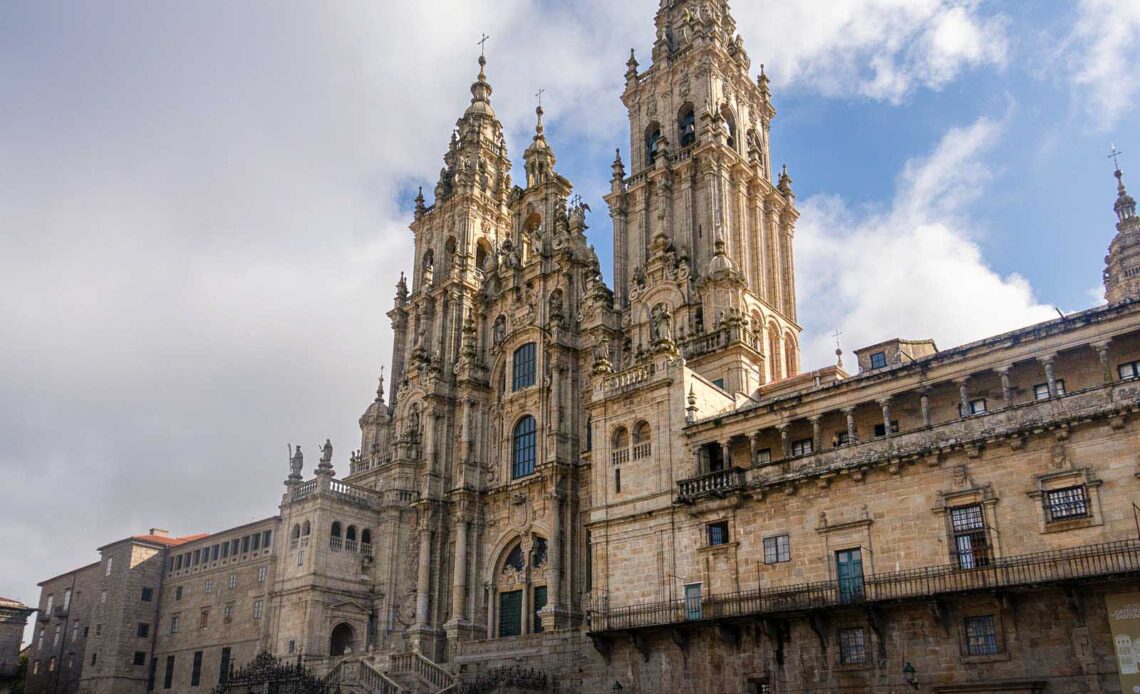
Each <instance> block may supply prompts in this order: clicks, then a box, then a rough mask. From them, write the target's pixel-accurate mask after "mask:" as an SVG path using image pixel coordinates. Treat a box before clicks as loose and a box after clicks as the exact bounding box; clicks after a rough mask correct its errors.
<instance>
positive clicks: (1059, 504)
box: [1045, 486, 1089, 522]
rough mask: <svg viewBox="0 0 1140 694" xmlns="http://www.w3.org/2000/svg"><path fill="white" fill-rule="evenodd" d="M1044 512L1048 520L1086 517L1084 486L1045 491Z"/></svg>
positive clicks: (1086, 496)
mask: <svg viewBox="0 0 1140 694" xmlns="http://www.w3.org/2000/svg"><path fill="white" fill-rule="evenodd" d="M1045 512H1046V514H1047V515H1048V518H1049V522H1053V521H1062V520H1069V519H1070V518H1087V517H1088V516H1089V500H1088V495H1087V494H1086V493H1085V488H1084V486H1076V487H1065V488H1064V489H1053V490H1051V491H1048V492H1046V493H1045Z"/></svg>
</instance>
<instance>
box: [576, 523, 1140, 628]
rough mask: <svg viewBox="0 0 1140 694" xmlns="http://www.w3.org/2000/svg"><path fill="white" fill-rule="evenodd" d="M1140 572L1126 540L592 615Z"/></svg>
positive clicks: (758, 610) (724, 615)
mask: <svg viewBox="0 0 1140 694" xmlns="http://www.w3.org/2000/svg"><path fill="white" fill-rule="evenodd" d="M1137 572H1140V540H1122V541H1118V542H1107V543H1103V544H1096V545H1084V546H1080V547H1074V548H1070V549H1061V550H1052V551H1048V552H1037V553H1034V554H1022V555H1017V556H1010V557H1002V558H999V559H992V560H991V561H990V563H989V564H988V565H986V566H981V567H977V568H971V569H963V568H959V567H958V566H957V565H954V564H944V565H941V566H930V567H924V568H920V569H910V570H907V571H892V572H888V573H879V574H871V575H868V576H864V577H863V578H862V580H861V581H860V580H859V579H858V578H855V579H850V578H848V579H844V580H843V582H842V583H841V582H840V581H818V582H815V583H800V584H796V585H790V586H784V587H776V588H760V589H756V590H748V591H742V592H738V593H725V594H723V595H709V596H704V597H703V598H701V599H700V600H699V602H698V601H695V600H693V599H692V598H689V599H685V598H679V599H676V600H667V601H662V602H654V603H647V604H642V605H627V606H623V607H617V608H611V609H607V610H599V611H594V612H592V613H591V614H590V630H591V631H592V632H595V633H597V632H605V631H624V630H629V629H641V628H647V627H655V626H664V625H670V624H679V623H683V622H702V621H710V620H721V619H732V618H741V617H763V616H776V615H779V614H783V613H796V612H807V611H812V610H821V609H828V608H833V607H841V606H845V605H860V604H871V603H885V602H894V601H905V600H913V599H916V598H924V597H929V596H934V595H950V594H955V593H969V592H974V591H984V590H992V589H995V588H1009V587H1015V586H1031V585H1037V584H1050V583H1060V582H1066V581H1074V580H1079V579H1089V578H1103V577H1109V576H1117V575H1121V574H1130V573H1137Z"/></svg>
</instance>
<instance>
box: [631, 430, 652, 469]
mask: <svg viewBox="0 0 1140 694" xmlns="http://www.w3.org/2000/svg"><path fill="white" fill-rule="evenodd" d="M652 438H653V434H652V431H651V430H650V428H649V422H638V423H637V424H636V425H635V426H634V427H633V448H632V449H631V451H630V452H631V454H632V455H631V458H632V459H633V460H640V459H642V458H648V457H649V453H650V447H651V445H652V444H651V443H650V441H651V439H652Z"/></svg>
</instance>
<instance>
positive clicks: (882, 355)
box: [871, 352, 887, 369]
mask: <svg viewBox="0 0 1140 694" xmlns="http://www.w3.org/2000/svg"><path fill="white" fill-rule="evenodd" d="M886 365H887V353H886V352H875V353H874V354H872V355H871V368H872V369H882V368H884V367H886Z"/></svg>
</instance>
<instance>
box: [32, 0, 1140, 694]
mask: <svg viewBox="0 0 1140 694" xmlns="http://www.w3.org/2000/svg"><path fill="white" fill-rule="evenodd" d="M656 26H657V40H656V42H655V43H654V47H653V65H652V66H651V67H649V68H648V69H645V70H641V69H640V65H639V64H638V62H637V60H636V58H635V57H634V56H632V55H631V57H630V60H629V62H628V64H627V68H628V69H627V73H626V85H625V90H624V92H623V94H622V100H623V102H624V104H625V105H626V107H627V108H628V110H629V118H630V154H629V156H628V160H629V165H630V171H629V172H628V173H627V171H626V164H625V162H624V161H623V159H622V158H621V156H620V152H619V156H618V157H617V159H616V160H615V161H614V162H613V164H612V171H613V178H612V185H611V190H610V193H609V194H608V195H607V196H606V202H607V203H608V206H609V214H610V218H611V222H612V228H613V235H614V250H615V252H614V255H615V260H614V264H615V267H614V277H615V283H616V286H615V288H614V289H613V290H611V289H610V288H609V287H607V286H606V285H605V283H604V282H603V280H602V277H601V271H600V265H599V261H598V258H597V256H596V255H595V253H594V251H593V249H592V248H591V247H590V246H589V245H588V244H587V242H586V236H585V230H586V219H587V213H588V212H589V209H588V208H587V207H586V206H585V205H584V204H583V203H582V202H581V200H580V199H578V198H576V197H575V196H573V187H572V184H571V183H570V181H568V180H567V179H566V178H565V177H563V176H562V175H561V174H559V173H558V171H557V159H556V157H555V154H554V152H553V150H552V148H551V146H550V143H549V142H548V141H547V139H546V135H545V124H544V122H543V112H542V109H541V107H540V108H539V109H538V110H537V113H536V116H537V118H536V126H535V133H534V135H533V138H532V140H531V142H530V143H529V145H528V146H527V148H526V150H525V151H524V153H523V164H524V172H523V176H522V180H520V182H519V185H515V184H514V183H513V181H512V178H511V173H510V169H511V162H510V159H509V157H508V156H507V148H506V142H505V139H504V136H503V131H502V126H501V124H500V122H499V121H498V119H497V116H496V114H495V111H494V108H493V107H492V105H491V95H492V91H493V90H492V86H491V84H490V81H489V80H488V77H487V70H486V65H487V61H486V59H485V58H484V57H482V56H481V57H480V58H479V72H478V76H477V77H476V79H475V81H474V83H473V84H472V86H471V94H472V98H471V103H470V106H469V107H468V108H467V109H466V111H465V112H464V113H463V115H462V116H461V118H460V119H459V120H458V121H457V124H456V128H455V131H454V133H453V135H452V137H451V141H450V144H449V145H448V147H447V151H446V154H445V155H444V167H443V169H442V170H441V172H440V176H439V180H438V182H437V184H436V186H435V191H434V200H433V201H432V204H430V205H429V204H428V202H427V200H426V199H425V197H424V195H423V193H422V191H421V193H420V195H418V196H417V198H416V205H415V211H414V216H413V220H412V222H411V232H412V234H413V236H414V238H415V257H414V259H413V269H412V272H411V273H410V276H409V277H401V279H400V282H399V284H398V285H397V288H396V296H395V301H394V305H393V307H392V309H391V310H390V311H389V313H388V316H389V318H390V320H391V323H392V328H393V333H394V349H393V355H392V362H391V371H390V372H389V373H390V378H391V380H390V387H388V388H386V387H385V384H384V380H383V378H382V379H381V381H380V385H379V387H378V389H377V391H376V397H375V399H374V400H373V402H372V403H371V404H370V405H369V406H368V407H367V409H366V410H365V412H364V414H363V416H362V417H361V418H360V428H361V447H360V449H359V450H357V451H354V452H352V454H351V455H350V456H349V457H348V461H347V467H348V469H347V473H348V474H347V475H346V476H344V478H343V479H338V478H337V476H336V470H335V467H334V462H333V448H332V445H331V443H329V442H326V444H325V446H324V447H323V448H322V450H321V451H319V453H318V454H317V455H316V457H317V458H318V463H317V465H316V466H315V468H314V469H313V471H312V475H311V476H308V477H306V475H305V474H304V465H305V459H304V454H303V453H302V452H301V451H300V449H297V450H295V451H292V452H291V456H290V460H289V475H288V477H287V479H286V480H285V490H284V493H283V495H282V497H281V501H280V515H279V516H276V517H273V518H269V519H265V520H262V521H259V522H257V523H253V524H250V525H247V526H242V527H239V528H233V529H229V530H226V531H223V532H220V533H216V534H213V535H209V536H198V537H192V538H179V539H170V538H165V537H163V536H162V535H160V534H157V533H156V532H152V533H151V534H150V535H146V536H139V537H135V538H129V539H128V540H124V541H122V542H118V543H114V544H111V545H108V546H106V547H104V548H102V549H101V552H102V554H103V558H102V561H101V562H100V563H99V564H95V565H92V566H89V567H85V568H83V569H79V570H77V571H75V572H72V573H69V574H67V575H65V576H61V577H58V578H56V579H52V580H50V581H46V582H44V583H43V584H41V585H42V587H43V595H44V598H43V600H44V601H45V602H44V604H41V605H40V610H41V613H40V614H41V616H40V621H39V622H37V630H36V634H35V641H34V643H33V654H32V658H33V668H34V670H35V674H34V675H33V676H32V677H31V679H30V680H29V688H30V689H31V690H32V691H33V692H39V691H56V690H80V691H91V692H96V691H99V692H102V691H104V690H105V691H108V692H118V691H123V692H126V691H131V692H142V691H145V690H146V689H147V688H148V687H151V688H154V689H160V690H163V691H166V690H172V691H177V692H187V693H188V692H193V691H195V690H197V689H200V688H201V687H206V686H211V687H212V686H214V685H215V684H217V683H219V681H221V680H223V679H224V678H225V677H226V674H227V672H228V669H229V666H230V665H241V664H244V663H247V662H249V661H250V660H252V658H253V657H254V655H255V653H257V652H258V651H261V650H266V651H269V652H271V653H273V654H274V655H276V656H278V657H280V658H283V659H297V660H299V661H300V662H302V663H303V664H304V665H305V666H306V667H308V668H309V669H310V670H312V671H314V672H315V673H316V674H318V675H321V676H325V677H327V678H328V681H329V682H332V683H335V684H336V685H337V686H339V687H341V688H348V689H354V690H359V689H363V690H366V691H368V692H371V693H373V694H381V693H384V692H395V691H430V692H441V691H457V689H458V688H459V686H460V683H473V682H476V681H478V682H482V683H484V684H486V683H495V686H497V687H498V688H499V689H498V690H499V691H521V690H525V689H526V688H527V687H530V688H531V689H532V690H533V688H534V687H536V686H538V685H536V682H539V681H541V683H542V685H541V687H540V688H545V689H547V690H549V691H565V692H570V691H583V692H601V691H614V690H616V689H618V688H619V686H620V688H621V689H623V690H628V691H652V690H660V691H674V690H682V689H693V688H694V686H695V687H696V689H697V690H699V691H715V692H769V691H837V690H841V689H843V690H846V689H851V690H858V691H878V692H895V691H903V690H906V689H910V688H911V687H913V688H915V689H919V690H922V691H932V692H954V691H959V692H961V691H995V690H1000V691H1024V692H1031V691H1034V692H1035V691H1055V692H1062V691H1089V692H1101V691H1104V692H1113V691H1119V687H1120V684H1119V682H1120V680H1119V679H1118V674H1117V663H1118V660H1117V654H1116V653H1115V652H1114V643H1115V641H1114V636H1113V633H1112V631H1111V628H1110V622H1109V614H1108V608H1107V606H1106V599H1108V598H1111V599H1116V597H1118V596H1120V595H1123V594H1128V593H1131V592H1135V591H1138V590H1140V537H1138V535H1137V533H1138V527H1140V526H1138V525H1137V520H1136V518H1137V515H1136V512H1137V507H1136V506H1134V505H1133V502H1132V500H1133V498H1134V496H1135V494H1136V492H1137V491H1138V486H1137V485H1140V482H1138V481H1137V476H1138V475H1140V467H1138V466H1140V458H1137V456H1136V453H1135V451H1136V450H1137V445H1138V443H1140V429H1138V426H1140V425H1138V424H1137V418H1136V416H1135V412H1136V410H1137V407H1138V405H1140V385H1137V384H1138V383H1140V303H1137V302H1136V299H1137V298H1140V284H1134V283H1133V282H1132V281H1131V278H1132V275H1133V274H1134V273H1133V272H1132V269H1133V268H1132V260H1131V257H1132V256H1131V250H1130V249H1133V247H1134V246H1135V247H1140V245H1137V244H1140V242H1138V241H1137V239H1140V226H1138V224H1137V222H1136V217H1135V204H1134V203H1133V202H1132V199H1131V198H1130V197H1129V196H1128V194H1127V192H1126V191H1125V189H1124V184H1123V175H1122V174H1121V173H1120V172H1119V171H1118V172H1117V178H1118V180H1119V185H1118V194H1117V203H1116V208H1115V210H1116V213H1117V219H1118V225H1117V234H1116V238H1115V239H1114V240H1113V241H1112V244H1111V246H1110V252H1109V257H1108V259H1107V260H1106V271H1105V286H1106V290H1107V292H1108V299H1109V303H1108V305H1106V306H1102V307H1099V308H1095V309H1092V310H1089V311H1085V312H1082V313H1078V314H1073V315H1069V316H1065V317H1063V318H1059V319H1057V320H1054V321H1050V322H1047V323H1042V324H1039V325H1035V326H1030V327H1027V328H1023V329H1020V330H1017V331H1014V332H1010V333H1007V334H1004V335H998V336H994V337H992V338H988V339H986V340H982V341H979V342H976V343H972V344H969V345H963V346H960V347H956V348H952V349H948V350H941V351H940V350H939V349H938V348H937V346H936V345H935V344H934V342H933V341H931V340H903V339H898V338H895V339H889V340H885V341H883V342H880V343H878V344H875V345H871V346H868V347H866V348H863V349H860V350H857V351H856V352H855V357H856V358H855V362H856V371H857V372H856V373H854V374H849V373H848V372H847V371H845V369H844V368H843V365H842V359H840V360H839V361H838V363H837V364H836V365H835V366H828V367H825V368H822V369H818V370H815V371H810V372H806V373H805V372H801V370H800V364H799V361H800V358H799V332H800V328H799V326H798V324H797V322H796V321H797V318H796V311H797V307H796V298H795V277H794V272H793V267H794V262H793V252H792V247H793V238H794V229H795V222H796V218H797V214H798V213H797V212H796V209H795V196H794V194H793V192H792V188H791V178H790V177H789V176H788V174H787V172H786V170H785V171H783V172H782V173H780V174H779V175H776V174H775V172H774V171H773V169H772V164H771V155H770V138H771V125H772V122H773V119H774V117H775V109H774V108H773V106H772V94H771V89H770V85H769V83H768V79H767V77H766V76H765V75H764V73H763V69H761V71H760V73H759V74H758V75H756V77H755V79H753V78H752V75H751V73H750V72H749V71H750V69H751V64H750V59H749V57H748V55H747V53H746V52H745V50H744V45H743V41H742V39H741V38H740V37H739V36H738V35H736V33H735V23H734V22H733V19H732V16H731V14H730V13H729V11H728V7H727V5H726V3H725V2H724V1H723V0H707V1H705V2H700V3H698V2H694V1H692V0H673V1H670V2H663V3H662V6H661V9H660V10H659V11H658V14H657V19H656ZM838 356H840V357H842V355H841V354H840V355H838ZM112 561H113V563H114V564H113V566H114V568H113V570H112V567H111V562H112ZM118 572H122V573H118ZM69 587H70V589H71V590H72V591H73V597H72V598H71V600H72V606H71V608H70V609H71V615H65V616H64V617H59V616H58V615H55V614H54V612H53V610H54V609H55V608H54V607H51V606H48V605H47V604H46V601H48V600H53V599H54V600H56V601H59V600H60V599H61V597H60V596H62V595H64V594H65V591H66V590H68V588H69ZM146 587H151V588H153V590H154V594H153V596H152V599H151V600H149V601H143V600H141V599H140V598H141V594H140V592H139V591H140V590H141V589H143V588H146ZM104 590H105V591H107V595H106V597H105V598H103V597H101V595H102V591H104ZM56 604H58V602H57V603H56ZM65 612H66V610H65ZM72 623H74V624H75V625H80V626H81V627H82V629H79V628H78V627H72V628H73V629H76V633H77V634H79V633H83V634H84V635H83V636H82V637H76V638H73V639H72V640H71V641H61V642H59V643H57V642H56V641H55V637H54V634H55V630H56V629H63V630H64V631H65V632H66V631H68V630H67V625H68V624H72ZM144 624H146V625H149V626H148V628H147V629H142V625H144ZM92 626H94V627H95V630H96V631H97V632H98V633H97V634H96V635H95V636H90V635H87V634H86V632H87V630H88V629H89V628H90V627H92ZM144 633H145V634H146V635H145V636H144V635H143V634H144ZM72 653H74V654H75V655H76V656H78V657H77V658H72V656H71V654H72ZM65 654H66V655H67V656H68V667H67V668H66V670H64V669H61V667H60V663H61V662H62V660H61V659H62V658H63V657H64V655H65ZM140 654H141V656H142V657H141V658H140V657H138V656H139V655H140ZM1124 655H1126V654H1122V657H1124ZM96 656H97V657H96ZM1129 657H1131V656H1129ZM1119 662H1122V663H1123V662H1125V661H1124V660H1121V661H1119ZM65 672H66V674H64V673H65ZM694 683H697V684H696V685H694ZM488 686H490V685H488Z"/></svg>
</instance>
